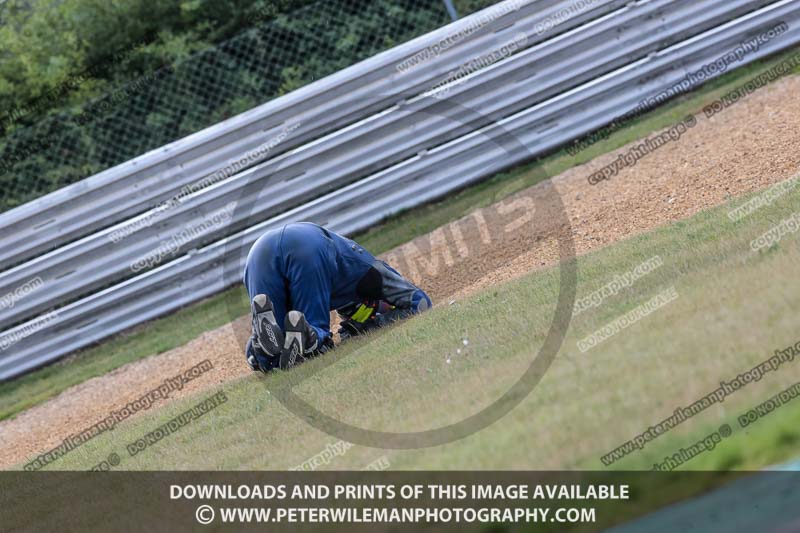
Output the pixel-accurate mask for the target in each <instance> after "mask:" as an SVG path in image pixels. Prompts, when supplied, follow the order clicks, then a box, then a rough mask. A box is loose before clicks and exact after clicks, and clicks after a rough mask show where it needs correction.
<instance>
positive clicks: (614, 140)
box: [0, 49, 797, 419]
mask: <svg viewBox="0 0 800 533" xmlns="http://www.w3.org/2000/svg"><path fill="white" fill-rule="evenodd" d="M796 52H797V49H794V50H790V51H788V52H785V53H783V54H780V55H778V56H775V57H773V58H771V59H769V60H764V61H760V62H757V63H754V64H753V65H750V66H748V67H745V68H742V69H738V70H736V71H734V72H731V73H728V74H726V75H725V76H723V77H721V78H719V79H718V80H715V81H713V82H711V83H709V84H707V85H706V86H704V87H703V88H701V89H699V90H698V91H696V92H694V93H692V94H690V95H687V96H685V97H682V98H679V99H676V100H675V101H674V102H672V103H669V104H668V105H665V106H663V107H661V108H659V109H657V110H654V111H653V112H651V113H649V114H648V115H646V116H644V117H640V118H637V119H635V120H632V121H631V122H630V123H629V124H628V125H627V126H626V127H624V128H622V129H620V130H619V131H617V132H615V133H614V134H613V135H611V136H610V137H609V138H608V139H606V140H604V141H601V142H599V143H597V144H595V145H593V146H591V147H590V148H588V149H586V150H584V151H583V152H581V153H580V154H578V155H577V156H575V157H573V156H570V155H568V154H567V153H566V152H565V151H559V152H557V153H555V154H553V155H550V156H549V157H546V158H544V159H542V160H541V161H537V162H534V163H530V164H526V165H522V166H520V167H518V168H515V169H513V170H511V171H509V172H505V173H501V174H498V175H496V176H494V177H492V178H491V179H489V180H487V181H485V182H483V183H480V184H478V185H475V186H473V187H470V188H468V189H465V190H462V191H460V192H458V193H454V194H452V195H450V196H449V197H448V198H447V199H445V200H443V201H440V202H436V203H432V204H429V205H426V206H423V207H420V208H416V209H413V210H411V211H408V212H406V213H403V214H400V215H398V216H396V217H393V218H392V219H390V220H387V221H386V222H384V223H382V224H380V225H378V226H376V227H375V228H372V229H371V230H370V231H367V232H365V233H364V234H362V235H360V236H357V238H358V240H359V241H360V242H361V243H362V244H363V245H364V246H365V247H367V248H368V249H370V250H371V251H373V252H374V253H382V252H384V251H387V250H389V249H391V248H392V247H394V246H397V245H399V244H402V243H404V242H407V241H408V240H410V239H412V238H413V237H416V236H418V235H421V234H424V233H427V232H429V231H431V230H433V229H435V228H437V227H439V226H441V225H443V224H446V223H448V222H450V221H453V220H456V219H458V218H460V217H461V216H464V215H466V214H468V213H469V212H471V211H472V210H474V209H475V208H478V207H483V206H487V205H490V204H492V203H493V202H495V201H498V200H501V199H503V198H505V197H507V196H508V195H510V194H513V193H514V192H517V191H520V190H523V189H525V188H527V187H529V186H531V185H534V184H536V183H538V182H540V181H542V180H544V179H546V178H548V177H549V176H553V175H556V174H558V173H560V172H562V171H564V170H566V169H568V168H570V167H573V166H575V165H578V164H581V163H584V162H586V161H589V160H591V159H592V158H594V157H596V156H598V155H600V154H603V153H607V152H609V151H611V150H614V149H616V148H618V147H620V146H623V145H625V144H627V143H629V142H631V141H633V140H636V139H639V138H642V137H644V136H646V135H648V134H650V133H652V132H653V131H656V130H658V129H660V128H663V127H665V126H668V125H670V124H673V123H675V122H677V121H679V120H681V119H682V118H683V117H684V116H685V115H687V114H688V113H691V112H697V111H698V110H700V109H701V108H702V107H703V106H704V105H706V104H708V103H709V102H711V101H713V100H715V99H717V98H718V97H719V96H720V95H722V94H724V93H726V92H728V91H730V90H731V89H733V88H735V87H738V86H739V85H741V84H743V83H744V82H745V81H747V80H749V79H751V78H753V77H755V76H756V75H758V74H759V73H760V72H762V71H763V70H765V69H767V68H769V67H770V66H771V65H774V64H775V63H777V62H778V61H780V60H782V59H784V58H786V57H787V56H789V55H792V54H793V53H796ZM235 308H240V309H241V313H242V314H244V313H245V312H246V310H247V303H246V298H245V295H244V292H243V290H242V289H241V288H239V287H236V288H233V289H230V290H228V291H226V292H224V293H221V294H219V295H217V296H215V297H213V298H210V299H207V300H205V301H203V302H200V303H198V304H195V305H192V306H189V307H187V308H185V309H183V310H181V311H179V312H177V313H175V314H172V315H170V316H167V317H165V318H162V319H159V320H155V321H152V322H150V323H148V324H145V325H142V326H140V327H138V328H136V329H135V330H133V331H131V332H128V333H126V334H123V335H118V336H115V337H114V338H112V339H111V340H109V341H107V342H104V343H102V344H100V345H99V346H96V347H93V348H91V349H87V350H84V351H82V352H79V353H77V354H75V355H74V356H73V357H70V358H69V359H67V360H65V361H63V362H61V363H58V364H55V365H52V366H49V367H46V368H44V369H41V370H38V371H35V372H33V373H31V374H28V375H26V376H23V377H21V378H18V379H16V380H13V381H10V382H6V383H3V384H0V419H4V418H9V417H12V416H14V415H15V414H17V413H19V412H20V411H22V410H24V409H27V408H29V407H31V406H34V405H36V404H38V403H41V402H43V401H45V400H47V399H48V398H51V397H53V396H55V395H57V394H58V393H60V392H62V391H63V390H65V389H67V388H69V387H70V386H73V385H76V384H78V383H81V382H83V381H85V380H87V379H89V378H91V377H95V376H99V375H102V374H104V373H106V372H109V371H111V370H113V369H115V368H118V367H120V366H122V365H124V364H126V363H129V362H131V361H135V360H138V359H141V358H144V357H147V356H150V355H154V354H158V353H162V352H164V351H167V350H170V349H172V348H175V347H177V346H180V345H182V344H184V343H186V342H187V341H189V340H191V339H193V338H195V337H197V336H198V335H199V334H201V333H202V332H204V331H208V330H210V329H214V328H216V327H220V326H222V325H224V324H226V323H227V322H229V321H230V320H232V319H234V318H236V317H234V316H231V313H230V311H229V309H235Z"/></svg>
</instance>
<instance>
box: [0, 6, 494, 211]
mask: <svg viewBox="0 0 800 533" xmlns="http://www.w3.org/2000/svg"><path fill="white" fill-rule="evenodd" d="M493 3H495V0H464V1H462V2H456V6H457V8H458V11H459V15H460V16H463V15H465V14H468V13H470V12H472V11H475V10H477V9H481V8H483V7H486V6H489V5H491V4H493ZM450 21H451V19H450V16H449V15H448V13H447V10H446V9H445V5H444V3H443V2H442V0H323V1H320V2H317V3H313V4H310V5H307V6H306V7H304V8H302V9H299V10H297V11H294V12H291V13H286V14H281V15H279V16H277V17H276V18H274V19H271V20H269V21H268V22H266V23H264V24H260V25H258V24H257V25H255V26H254V27H253V28H251V29H249V30H247V31H244V32H243V33H241V34H239V35H237V36H236V37H234V38H231V39H229V40H227V41H225V42H222V43H221V44H219V45H217V46H215V47H213V48H210V49H207V50H204V51H202V52H200V53H197V54H195V55H193V56H191V57H190V58H188V59H186V60H184V61H181V62H178V63H175V64H171V65H164V66H162V67H161V68H159V69H156V70H154V71H151V72H149V73H146V74H144V75H143V76H141V77H140V78H138V79H136V80H134V81H131V82H129V83H127V84H125V85H122V86H118V87H116V88H115V89H114V90H113V91H112V92H109V93H107V94H106V95H104V96H102V97H100V98H97V99H95V100H92V101H90V102H87V103H86V104H85V105H83V106H82V107H80V108H71V109H64V110H61V111H60V112H58V113H56V114H51V115H50V116H47V118H45V119H43V120H41V121H39V122H38V123H35V124H33V125H31V126H28V127H24V128H20V127H18V128H16V129H11V130H10V131H11V132H10V133H7V134H6V135H5V136H4V137H3V138H2V139H0V191H2V192H0V212H1V211H6V210H8V209H11V208H13V207H15V206H18V205H20V204H22V203H25V202H28V201H30V200H32V199H34V198H36V197H38V196H41V195H43V194H46V193H48V192H51V191H53V190H56V189H58V188H60V187H63V186H65V185H67V184H70V183H74V182H76V181H78V180H81V179H83V178H85V177H87V176H90V175H92V174H96V173H98V172H100V171H102V170H105V169H107V168H110V167H112V166H115V165H117V164H119V163H122V162H124V161H127V160H129V159H131V158H133V157H136V156H138V155H140V154H142V153H144V152H147V151H149V150H152V149H154V148H157V147H159V146H163V145H164V144H167V143H169V142H171V141H174V140H176V139H180V138H182V137H184V136H186V135H189V134H192V133H195V132H197V131H199V130H201V129H203V128H206V127H208V126H210V125H212V124H215V123H217V122H219V121H221V120H224V119H226V118H229V117H231V116H234V115H236V114H238V113H241V112H243V111H246V110H247V109H251V108H253V107H255V106H258V105H260V104H263V103H264V102H267V101H269V100H270V99H272V98H275V97H277V96H280V95H282V94H285V93H287V92H289V91H292V90H294V89H297V88H298V87H301V86H303V85H305V84H308V83H310V82H312V81H314V80H317V79H319V78H321V77H323V76H326V75H329V74H331V73H333V72H336V71H338V70H341V69H343V68H345V67H347V66H349V65H352V64H354V63H356V62H358V61H361V60H363V59H366V58H368V57H370V56H372V55H375V54H376V53H378V52H381V51H383V50H386V49H388V48H391V47H393V46H396V45H398V44H400V43H403V42H405V41H408V40H410V39H412V38H414V37H417V36H419V35H422V34H424V33H426V32H429V31H431V30H434V29H436V28H438V27H441V26H443V25H445V24H447V23H449V22H450ZM256 22H257V21H256ZM3 115H4V116H5V117H6V119H7V120H8V117H9V116H10V117H11V118H12V119H13V113H11V112H9V111H8V110H5V113H4V114H3Z"/></svg>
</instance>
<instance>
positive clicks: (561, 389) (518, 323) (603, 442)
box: [51, 191, 800, 470]
mask: <svg viewBox="0 0 800 533" xmlns="http://www.w3.org/2000/svg"><path fill="white" fill-rule="evenodd" d="M741 202H742V200H741V199H740V200H737V201H736V202H735V204H733V205H738V204H740V203H741ZM729 209H730V206H723V207H721V208H717V209H714V210H710V211H707V212H703V213H701V214H699V215H697V216H695V217H693V218H691V219H689V220H686V221H682V222H678V223H675V224H671V225H669V226H665V227H662V228H660V229H658V230H656V231H653V232H650V233H648V234H645V235H641V236H638V237H635V238H632V239H629V240H626V241H623V242H621V243H618V244H616V245H614V246H611V247H608V248H606V249H603V250H600V251H598V252H595V253H592V254H590V255H587V256H584V257H582V258H580V259H579V260H578V268H579V286H578V295H579V296H583V295H588V294H589V293H591V292H592V291H594V290H596V289H597V288H599V287H601V286H602V285H604V284H605V283H607V282H608V281H610V280H611V279H613V276H614V275H615V274H622V273H623V272H626V271H628V270H630V269H632V268H633V267H635V266H636V265H638V264H640V263H641V262H642V261H644V260H645V259H647V258H649V257H652V256H653V255H655V254H658V255H660V256H661V257H662V258H663V260H664V265H663V266H662V267H661V268H659V269H658V270H656V271H655V272H652V273H651V274H648V275H647V276H645V277H643V278H641V279H640V280H638V281H637V282H636V283H635V284H634V285H633V286H632V287H630V288H628V289H626V290H624V291H622V292H621V293H620V294H618V295H616V296H613V297H610V298H608V299H606V300H605V301H604V302H603V303H602V305H600V306H599V307H596V308H593V309H590V310H587V311H585V312H583V313H581V314H580V315H578V316H577V317H576V318H575V319H574V320H573V322H572V324H571V325H570V327H569V330H568V331H567V334H566V340H565V342H564V344H563V346H562V348H561V350H560V351H559V354H558V357H557V358H556V359H555V361H554V362H553V364H552V365H551V367H550V368H549V370H548V371H547V372H546V374H545V375H544V378H543V379H542V381H541V383H540V384H539V385H538V386H537V387H536V388H535V389H534V390H533V392H532V393H531V394H529V395H528V396H526V397H525V398H524V400H523V401H522V402H521V403H520V404H519V406H517V407H516V408H515V409H514V410H512V411H511V412H510V413H509V414H507V415H506V416H504V417H503V418H501V419H500V420H499V421H497V422H495V423H494V424H492V425H491V426H490V427H488V428H486V429H483V430H482V431H478V432H476V433H474V434H471V435H468V436H466V437H464V438H462V439H460V440H457V441H455V442H452V443H449V444H445V445H442V446H437V447H433V448H425V449H413V450H399V451H398V450H382V449H376V448H370V447H366V446H359V445H356V446H354V447H352V448H351V449H350V450H348V451H347V452H346V453H344V454H343V455H341V456H339V457H336V458H334V459H333V460H332V461H331V462H330V464H328V465H324V466H323V468H333V469H358V468H362V467H364V466H365V465H366V464H368V463H370V462H371V461H373V460H375V459H376V458H378V457H381V456H384V455H385V456H386V457H387V458H388V460H389V462H390V464H391V468H393V469H424V470H429V469H430V470H437V469H445V470H447V469H460V470H474V469H526V470H528V469H534V470H539V469H541V470H544V469H586V470H589V469H591V470H604V469H605V467H604V466H603V464H602V463H601V462H600V459H599V458H600V456H601V455H603V454H605V453H607V452H608V451H610V450H611V449H613V448H615V447H616V446H618V445H619V444H621V443H622V441H624V440H627V439H629V438H632V437H633V436H634V435H636V434H638V433H640V432H641V431H643V430H644V429H646V428H647V427H649V426H651V425H652V424H654V423H656V422H659V421H661V420H662V419H663V418H665V417H666V416H668V415H669V414H671V413H672V412H673V411H674V409H675V408H677V407H679V406H686V405H689V404H690V403H692V402H694V401H695V400H697V399H698V398H700V397H701V396H703V395H705V394H706V393H708V392H710V391H712V390H714V389H715V388H716V387H717V386H718V385H719V382H720V380H723V379H725V380H730V379H732V378H734V377H735V376H736V375H737V374H739V373H742V372H744V371H746V370H748V369H750V368H751V367H752V366H754V365H756V364H758V363H760V362H761V361H762V360H765V359H767V358H768V357H770V356H771V355H772V354H773V352H774V350H776V349H783V348H785V347H787V346H790V345H793V344H794V343H795V342H797V341H798V340H800V334H798V332H797V327H796V325H797V321H796V318H795V316H796V309H797V308H798V305H800V281H798V278H797V276H796V265H797V262H798V261H799V260H800V240H799V239H800V235H799V234H792V235H787V236H785V237H784V238H783V240H782V241H781V242H780V243H778V244H776V245H773V246H772V247H771V248H769V249H768V250H766V251H763V252H752V251H751V250H750V248H749V242H750V241H751V240H752V239H753V238H755V237H756V236H758V235H760V234H761V233H763V232H764V231H766V230H767V229H769V228H770V227H772V226H774V225H775V224H776V223H777V222H779V221H780V220H781V219H783V218H785V217H787V216H789V215H790V214H791V213H792V212H794V211H795V210H800V191H794V192H792V193H790V194H787V195H786V196H784V197H783V198H782V199H780V200H779V201H778V202H776V204H775V205H774V206H772V207H770V208H764V209H762V210H760V211H759V212H757V213H755V214H753V215H751V216H750V217H748V218H746V219H744V220H741V221H739V222H737V223H732V222H730V221H729V220H728V218H727V212H728V210H729ZM668 287H675V289H676V290H677V292H678V294H679V298H678V299H677V300H675V301H673V302H671V303H669V304H667V305H666V306H664V307H662V308H661V309H658V310H657V311H655V312H654V313H653V314H651V315H649V316H647V317H646V318H643V319H642V320H640V321H638V322H635V323H634V324H632V325H630V326H629V327H628V328H626V329H624V330H623V331H621V332H619V333H617V334H616V335H614V336H613V337H611V338H610V339H608V340H606V341H605V342H603V343H601V344H599V345H598V346H596V347H595V348H593V349H591V350H589V351H588V352H586V353H581V352H580V351H579V350H578V348H577V345H576V343H577V341H578V340H579V339H582V338H583V337H585V336H586V335H588V334H590V333H592V332H594V331H595V330H597V329H598V328H600V327H602V326H603V325H605V324H607V323H609V322H610V321H612V320H614V319H615V318H617V317H620V316H621V315H623V314H624V313H625V312H627V311H629V310H630V309H632V308H634V307H636V306H638V305H640V304H641V303H643V302H645V301H647V300H648V299H650V298H651V297H652V296H653V295H654V294H656V293H658V292H659V291H662V290H664V289H665V288H668ZM557 293H558V270H557V269H548V270H544V271H541V272H537V273H532V274H530V275H528V276H526V277H524V278H521V279H519V280H516V281H514V282H510V283H506V284H503V285H501V286H498V287H494V288H491V289H489V290H486V291H484V292H482V293H480V294H478V295H476V296H474V297H472V298H469V299H466V300H463V301H461V302H459V303H458V304H457V305H454V306H448V307H440V308H436V309H434V310H432V311H431V312H429V313H426V314H425V315H423V316H420V317H417V318H415V319H413V320H410V321H408V322H406V323H403V324H401V325H398V326H396V327H393V328H389V329H387V330H385V331H382V332H379V333H378V334H375V335H372V336H370V337H367V338H364V339H358V340H356V341H353V342H350V343H347V344H344V345H342V346H341V347H340V348H339V349H337V350H336V351H335V352H333V353H332V354H329V355H327V356H325V358H320V359H318V360H315V361H312V362H311V363H308V364H306V365H303V366H301V367H299V368H297V369H295V370H293V371H292V372H289V373H275V374H272V375H269V376H261V375H251V376H248V377H245V378H242V379H240V380H237V381H233V382H229V383H225V384H224V385H222V388H223V390H224V391H225V393H226V395H227V396H228V398H229V401H228V402H227V403H225V404H223V405H222V406H220V407H219V408H217V409H215V410H214V411H212V412H210V413H209V414H207V415H205V416H204V417H203V418H201V419H199V420H196V421H194V422H192V423H191V424H189V425H187V426H186V427H184V428H183V429H181V430H180V431H179V432H176V433H174V434H172V435H170V436H169V437H167V438H166V439H165V440H163V441H161V442H159V443H157V444H154V445H153V446H152V448H151V449H148V450H145V451H144V452H142V453H140V454H138V455H136V456H135V457H129V456H128V455H127V454H126V451H125V450H126V445H127V444H129V443H131V442H133V441H135V440H136V439H138V438H139V437H141V436H143V435H144V434H146V433H148V432H150V431H153V430H154V429H155V428H156V427H158V426H159V425H160V424H162V423H164V422H166V421H168V420H169V419H170V418H172V417H174V416H176V415H177V414H178V413H180V412H182V411H184V410H186V409H187V408H188V407H190V406H191V405H194V404H195V403H197V402H198V401H199V400H201V399H203V398H205V397H206V396H209V395H210V394H212V393H213V392H214V391H213V390H212V391H204V392H201V393H199V394H198V395H195V396H193V397H192V398H188V399H184V400H182V401H179V402H176V403H175V404H172V405H169V406H167V407H164V408H162V409H160V410H156V411H152V412H148V413H147V414H144V415H142V416H140V417H138V418H136V419H133V420H131V421H129V422H126V423H123V424H121V425H120V426H118V427H117V429H115V430H114V431H113V432H110V433H106V434H103V435H101V436H99V437H97V438H96V439H94V440H93V441H91V442H89V443H87V444H86V445H84V446H82V447H80V448H78V449H76V450H75V451H73V452H72V453H70V454H68V455H67V456H65V457H63V458H61V459H59V460H58V461H57V462H56V463H54V464H53V465H51V467H53V468H58V469H86V468H89V467H91V466H92V465H94V464H96V463H98V462H99V461H101V460H102V459H103V458H105V457H107V456H108V454H109V453H111V452H116V453H118V454H119V455H120V456H121V457H122V458H123V459H122V464H121V466H120V468H124V469H146V470H162V469H164V470H169V469H178V470H180V469H201V470H202V469H248V470H249V469H286V468H290V467H292V466H294V465H297V464H299V463H302V462H303V461H304V460H306V459H308V458H309V457H311V456H313V455H314V454H316V453H318V452H320V451H321V450H323V449H324V448H325V446H326V444H329V443H333V442H335V441H336V439H335V438H333V437H331V436H329V435H328V434H326V433H325V432H322V431H319V430H317V429H315V428H314V427H312V425H311V424H309V422H310V421H312V420H309V419H307V418H306V417H303V418H299V417H297V416H295V415H294V414H292V413H291V412H289V411H288V410H287V409H286V408H285V407H284V406H283V405H282V404H281V403H280V402H279V401H278V399H277V398H276V394H279V393H280V392H281V391H285V390H288V389H290V388H291V389H292V390H293V391H294V392H295V393H296V394H297V395H298V396H299V397H301V398H302V399H304V400H305V401H306V402H308V403H309V404H311V405H313V406H315V407H316V408H317V409H319V410H320V411H321V412H323V413H324V414H326V415H328V416H331V417H336V418H337V419H339V420H342V421H344V422H347V423H349V424H353V425H357V426H359V427H363V428H367V429H371V430H376V431H388V432H409V431H423V430H429V429H433V428H438V427H442V426H444V425H447V424H452V423H455V422H458V421H460V420H462V419H464V418H465V417H467V416H469V415H471V414H474V413H475V412H477V411H478V410H480V409H481V408H483V407H486V406H488V405H490V404H491V403H493V402H494V401H496V400H497V399H498V398H500V397H501V396H502V394H503V393H504V392H505V391H506V390H507V389H508V388H509V387H510V386H511V385H512V384H513V383H514V382H515V381H516V380H517V379H518V378H519V376H520V375H521V374H522V372H524V371H525V369H526V368H527V367H528V366H529V365H530V363H531V362H532V361H533V359H534V355H533V354H534V353H535V352H536V350H537V349H538V347H539V345H540V344H541V342H542V339H543V336H544V332H545V330H546V329H547V327H548V325H549V322H550V320H551V317H552V313H553V310H554V301H555V298H556V295H557ZM487 317H491V319H487ZM501 326H502V327H501ZM464 338H468V339H469V345H468V347H466V348H465V347H464V345H463V344H462V339H464ZM457 348H461V349H462V354H460V355H455V350H456V349H457ZM448 356H450V362H449V363H448V362H447V358H448ZM331 362H332V364H330V363H331ZM797 381H800V361H795V362H793V363H788V364H786V365H785V366H784V367H782V368H781V369H780V370H778V371H777V372H773V373H770V374H768V375H766V376H765V377H764V378H763V379H761V381H759V382H753V383H750V384H749V385H748V386H747V387H745V388H742V389H740V390H739V391H737V392H736V393H735V394H733V395H732V396H729V397H728V398H726V400H725V402H724V403H722V404H716V405H714V406H712V407H711V408H709V409H707V410H706V411H704V412H703V413H701V414H699V415H697V416H695V417H693V418H691V419H689V420H687V421H686V422H684V423H683V424H682V425H680V426H678V427H677V428H675V429H673V430H672V431H671V432H669V433H667V434H665V435H662V436H660V437H659V438H657V439H656V440H653V441H652V442H650V443H649V444H648V445H647V446H646V447H645V448H644V450H642V451H641V452H636V453H633V454H631V455H630V456H628V457H626V458H625V459H622V460H620V461H619V462H618V463H616V464H614V465H613V469H620V470H641V469H649V468H651V466H652V465H653V463H654V462H655V461H657V460H658V461H660V460H662V459H663V457H664V456H665V455H668V454H672V453H673V452H674V451H675V450H677V449H679V448H681V447H686V446H688V445H689V444H691V443H694V442H696V441H697V440H699V439H700V438H702V437H703V436H705V435H707V434H708V433H709V432H710V431H713V430H714V429H716V428H718V427H719V426H720V425H721V424H723V423H728V424H730V425H731V426H732V427H733V428H734V429H733V435H732V436H731V437H729V438H728V439H726V440H724V441H723V443H722V444H720V445H718V446H717V448H716V449H715V450H713V451H711V452H707V453H705V454H703V455H701V456H698V457H696V458H695V459H693V460H692V461H691V462H689V463H687V464H685V465H684V466H683V467H681V468H682V469H689V470H694V469H708V470H721V469H754V468H761V467H764V466H767V465H770V464H774V463H776V462H779V461H783V460H786V459H788V458H792V457H795V456H796V455H797V453H798V451H800V446H798V439H800V424H799V423H798V422H800V399H798V400H796V402H795V403H790V404H788V405H786V406H784V407H782V408H781V409H780V410H779V411H776V412H774V413H773V414H772V415H770V416H768V417H766V418H764V419H762V420H760V421H758V422H756V423H755V424H753V425H752V426H750V427H748V428H746V429H744V430H741V429H739V428H738V427H737V426H736V417H737V415H739V414H741V413H742V412H744V411H746V410H747V409H750V408H751V407H753V406H754V405H756V404H758V403H761V402H763V401H765V400H767V399H768V398H770V397H771V396H773V395H774V394H775V393H777V392H778V391H780V390H783V389H784V388H786V387H787V386H789V385H790V384H793V383H795V382H797ZM268 386H269V388H270V389H271V392H270V391H269V390H268ZM610 429H611V430H610Z"/></svg>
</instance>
